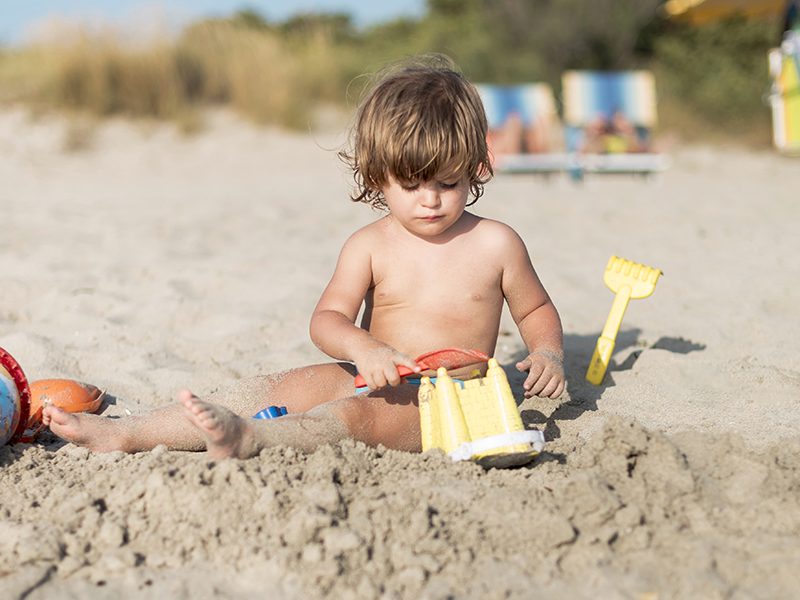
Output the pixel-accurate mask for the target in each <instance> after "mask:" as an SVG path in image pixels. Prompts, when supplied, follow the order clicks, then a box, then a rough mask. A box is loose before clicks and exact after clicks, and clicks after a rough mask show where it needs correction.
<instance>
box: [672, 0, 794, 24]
mask: <svg viewBox="0 0 800 600" xmlns="http://www.w3.org/2000/svg"><path fill="white" fill-rule="evenodd" d="M785 9H786V0H668V2H666V3H664V12H665V13H666V15H667V16H668V17H669V18H673V19H676V20H679V21H688V22H689V23H691V24H692V25H702V24H704V23H712V22H714V21H719V20H721V19H726V18H729V17H732V16H734V15H744V16H745V17H748V18H764V17H772V16H775V15H780V14H783V11H784V10H785Z"/></svg>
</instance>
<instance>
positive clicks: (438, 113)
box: [340, 56, 493, 208]
mask: <svg viewBox="0 0 800 600" xmlns="http://www.w3.org/2000/svg"><path fill="white" fill-rule="evenodd" d="M486 128H487V125H486V114H485V112H484V110H483V104H482V103H481V99H480V96H479V95H478V92H477V90H476V89H475V87H474V86H473V85H472V84H470V83H469V82H468V81H467V80H466V79H465V78H464V76H463V75H461V73H459V72H458V71H457V70H456V67H455V65H454V64H453V62H452V61H451V60H450V59H448V58H446V57H443V56H428V57H423V58H422V59H417V60H416V61H414V62H406V63H404V64H403V65H401V66H400V67H399V68H398V67H394V68H390V69H388V70H387V71H386V72H385V73H384V74H383V75H382V76H381V77H380V78H379V80H378V82H377V83H376V84H375V85H374V86H373V88H372V89H371V90H370V92H369V93H368V94H367V95H366V97H365V98H364V100H363V101H362V102H361V105H360V107H359V109H358V112H357V114H356V118H355V123H354V125H353V130H352V134H351V136H352V137H351V147H350V150H347V151H343V152H341V153H340V156H341V157H342V159H343V160H344V161H345V162H346V163H347V164H348V165H349V166H350V168H351V169H352V170H353V178H354V179H355V182H356V190H355V193H354V194H353V196H352V199H353V201H355V202H365V203H367V204H371V205H372V206H374V207H376V208H386V202H385V201H384V198H383V193H382V192H381V188H382V187H383V186H384V185H385V184H386V183H387V181H388V177H389V175H392V176H393V177H394V178H395V179H397V180H398V181H399V182H400V183H401V184H404V185H406V184H408V185H413V184H415V183H418V182H420V181H430V180H432V179H434V178H436V177H439V178H443V179H445V180H448V179H449V178H450V177H451V176H460V175H463V174H467V176H468V177H469V187H470V192H471V193H472V195H473V196H474V197H475V200H473V203H474V202H475V201H476V200H477V199H478V198H480V196H481V195H482V194H483V184H484V183H486V182H487V181H488V180H489V179H490V178H491V176H492V174H493V173H492V166H491V163H490V162H489V152H488V149H487V146H486Z"/></svg>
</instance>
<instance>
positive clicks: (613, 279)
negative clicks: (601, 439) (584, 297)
mask: <svg viewBox="0 0 800 600" xmlns="http://www.w3.org/2000/svg"><path fill="white" fill-rule="evenodd" d="M661 274H662V273H661V269H655V268H653V267H648V266H647V265H643V264H640V263H635V262H633V261H630V260H625V259H624V258H620V257H618V256H612V257H611V258H610V259H609V260H608V264H607V265H606V272H605V274H604V275H603V282H604V283H605V284H606V286H607V287H608V289H610V290H611V291H612V292H614V293H615V294H616V296H615V297H614V303H613V304H612V305H611V312H609V313H608V318H607V319H606V325H605V327H603V333H601V334H600V337H599V338H597V346H596V347H595V349H594V354H593V355H592V361H591V362H590V363H589V369H588V370H587V371H586V381H588V382H589V383H593V384H594V385H600V384H601V383H602V382H603V377H605V374H606V369H608V363H609V362H610V361H611V353H612V352H613V351H614V344H615V342H616V340H617V333H618V332H619V326H620V325H621V324H622V317H623V316H624V315H625V309H626V308H628V302H629V301H630V300H632V299H638V298H647V297H648V296H649V295H651V294H652V293H653V291H655V289H656V282H658V278H659V276H661Z"/></svg>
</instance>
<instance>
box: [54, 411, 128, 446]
mask: <svg viewBox="0 0 800 600" xmlns="http://www.w3.org/2000/svg"><path fill="white" fill-rule="evenodd" d="M42 423H44V425H45V426H46V427H49V428H50V431H52V432H53V433H55V434H56V435H57V436H58V437H60V438H61V439H64V440H66V441H68V442H72V443H73V444H77V445H78V446H83V447H84V448H88V449H89V450H91V451H92V452H113V451H115V450H123V451H127V450H126V448H125V440H126V438H125V435H124V430H123V429H122V427H121V426H120V424H119V423H117V422H116V421H114V420H113V419H109V418H107V417H100V416H97V415H89V414H85V413H80V414H71V413H68V412H67V411H65V410H63V409H61V408H58V407H56V406H45V407H44V410H43V411H42Z"/></svg>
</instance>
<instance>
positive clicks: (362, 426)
mask: <svg viewBox="0 0 800 600" xmlns="http://www.w3.org/2000/svg"><path fill="white" fill-rule="evenodd" d="M417 389H418V388H417V387H416V386H412V385H401V386H399V387H397V388H388V389H385V390H380V391H378V392H373V393H371V394H369V395H366V394H364V395H359V396H349V397H347V398H341V399H338V400H334V401H331V402H328V403H326V404H321V405H319V406H317V407H315V408H312V409H311V410H309V411H308V412H306V413H302V414H298V415H287V416H285V417H280V418H279V419H274V420H271V421H259V420H253V419H247V418H242V417H239V416H238V415H236V414H234V413H233V412H231V411H230V410H228V409H226V408H224V407H222V406H220V405H218V404H213V403H211V402H205V401H203V400H200V399H199V398H197V397H196V396H193V395H192V394H191V393H190V392H188V391H184V392H182V396H181V402H182V403H183V405H184V407H185V409H186V417H187V421H188V422H190V423H192V424H193V425H194V426H195V427H197V430H198V431H200V432H201V433H202V434H203V436H204V438H205V440H206V447H207V448H208V452H209V454H210V455H211V456H212V457H214V458H224V457H228V456H232V457H236V458H248V457H251V456H255V455H256V454H258V453H259V452H260V451H261V449H263V448H268V447H271V446H279V445H286V446H294V447H296V448H301V449H304V450H311V449H313V448H316V447H317V446H320V445H322V444H328V443H332V442H336V441H338V440H341V439H344V438H353V439H356V440H360V441H362V442H364V443H366V444H368V445H370V446H377V445H378V444H383V445H384V446H386V447H388V448H394V449H398V450H407V451H419V449H420V432H419V410H418V409H417V405H416V402H415V400H416V397H417Z"/></svg>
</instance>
